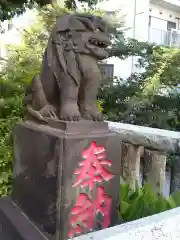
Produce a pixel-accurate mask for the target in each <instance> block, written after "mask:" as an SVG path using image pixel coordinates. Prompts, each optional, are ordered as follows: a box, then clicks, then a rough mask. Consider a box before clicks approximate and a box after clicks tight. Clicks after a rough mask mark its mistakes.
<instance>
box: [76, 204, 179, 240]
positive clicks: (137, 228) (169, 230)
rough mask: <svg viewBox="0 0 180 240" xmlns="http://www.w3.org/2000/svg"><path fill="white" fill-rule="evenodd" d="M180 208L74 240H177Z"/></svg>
mask: <svg viewBox="0 0 180 240" xmlns="http://www.w3.org/2000/svg"><path fill="white" fill-rule="evenodd" d="M179 229H180V208H175V209H172V210H169V211H165V212H163V213H160V214H156V215H153V216H151V217H146V218H142V219H139V220H136V221H132V222H129V223H125V224H121V225H118V226H115V227H111V228H107V229H104V230H101V231H97V232H93V233H89V234H86V235H82V236H80V237H76V238H73V240H100V239H102V240H120V239H122V240H126V239H128V240H143V239H147V240H155V239H157V240H158V239H159V240H175V239H180V231H179Z"/></svg>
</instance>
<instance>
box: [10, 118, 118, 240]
mask: <svg viewBox="0 0 180 240" xmlns="http://www.w3.org/2000/svg"><path fill="white" fill-rule="evenodd" d="M51 125H52V126H51V127H50V126H45V125H36V124H33V123H31V122H26V123H22V124H19V125H17V126H16V128H15V132H14V181H13V183H14V184H13V194H12V199H13V202H14V203H15V204H16V205H17V206H18V207H19V208H20V209H21V210H22V211H23V212H24V213H25V214H26V215H27V216H28V218H29V219H30V220H31V221H32V222H33V224H34V225H35V226H36V227H37V228H38V229H40V231H42V233H43V232H44V233H48V234H49V235H51V236H52V237H53V239H54V238H55V239H58V240H65V239H68V238H71V237H74V236H77V235H81V234H84V233H87V232H90V231H94V230H98V229H102V228H106V227H109V226H113V225H114V224H116V223H118V208H119V184H120V159H121V155H120V154H121V153H120V151H121V150H120V149H121V147H120V144H121V142H120V140H119V138H118V136H117V135H116V134H115V133H112V132H109V131H108V125H107V123H95V122H94V123H93V122H88V121H84V122H79V123H65V122H64V123H63V122H61V124H60V125H58V122H57V123H56V125H55V126H56V127H57V126H59V127H60V129H57V128H55V127H54V124H51ZM33 240H34V239H33Z"/></svg>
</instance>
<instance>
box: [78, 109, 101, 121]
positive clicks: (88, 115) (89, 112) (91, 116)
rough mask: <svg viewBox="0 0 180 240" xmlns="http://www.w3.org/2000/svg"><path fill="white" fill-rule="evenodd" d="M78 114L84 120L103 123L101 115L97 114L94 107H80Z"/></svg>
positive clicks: (97, 111)
mask: <svg viewBox="0 0 180 240" xmlns="http://www.w3.org/2000/svg"><path fill="white" fill-rule="evenodd" d="M80 112H81V115H82V117H83V118H84V119H87V120H93V121H98V122H101V121H103V115H102V113H100V112H99V110H98V109H97V107H96V106H92V107H89V106H88V107H86V106H81V107H80Z"/></svg>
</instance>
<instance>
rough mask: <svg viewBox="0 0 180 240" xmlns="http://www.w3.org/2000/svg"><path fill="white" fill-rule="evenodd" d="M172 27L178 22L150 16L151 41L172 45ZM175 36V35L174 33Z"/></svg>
mask: <svg viewBox="0 0 180 240" xmlns="http://www.w3.org/2000/svg"><path fill="white" fill-rule="evenodd" d="M172 29H176V23H175V22H171V21H166V20H163V19H160V18H156V17H151V16H150V17H149V41H150V42H154V43H156V44H160V45H167V46H169V45H171V39H172ZM173 36H174V35H173Z"/></svg>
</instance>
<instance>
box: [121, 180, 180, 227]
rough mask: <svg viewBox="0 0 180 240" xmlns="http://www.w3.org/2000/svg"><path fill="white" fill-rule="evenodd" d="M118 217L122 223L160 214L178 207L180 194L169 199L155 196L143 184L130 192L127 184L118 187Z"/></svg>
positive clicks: (147, 186) (146, 185)
mask: <svg viewBox="0 0 180 240" xmlns="http://www.w3.org/2000/svg"><path fill="white" fill-rule="evenodd" d="M120 193H121V199H120V209H119V216H120V219H121V220H123V221H124V222H126V221H132V220H136V219H139V218H143V217H147V216H151V215H153V214H157V213H161V212H164V211H166V210H170V209H172V208H176V207H179V206H180V193H179V192H176V193H173V194H172V195H171V196H170V197H169V198H165V197H163V196H162V195H157V194H156V193H154V192H153V190H152V187H151V186H150V185H148V184H145V185H144V186H143V187H141V188H140V187H138V186H137V188H136V189H135V190H132V189H131V188H130V186H129V185H128V184H125V183H122V184H121V185H120Z"/></svg>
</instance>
